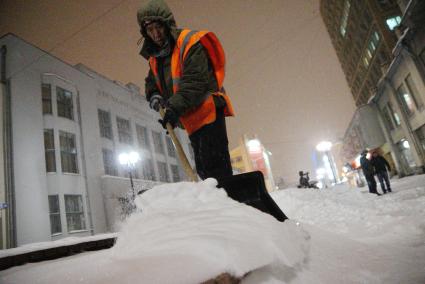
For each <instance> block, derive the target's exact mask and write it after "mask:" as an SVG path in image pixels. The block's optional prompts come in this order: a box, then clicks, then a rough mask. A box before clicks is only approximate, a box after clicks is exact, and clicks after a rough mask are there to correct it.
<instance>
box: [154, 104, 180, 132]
mask: <svg viewBox="0 0 425 284" xmlns="http://www.w3.org/2000/svg"><path fill="white" fill-rule="evenodd" d="M158 122H159V123H161V125H162V127H164V129H167V123H169V124H170V125H171V127H173V128H175V127H176V126H177V124H178V123H179V116H178V115H177V113H176V112H175V111H174V110H173V109H172V108H166V109H165V114H164V118H162V119H159V120H158Z"/></svg>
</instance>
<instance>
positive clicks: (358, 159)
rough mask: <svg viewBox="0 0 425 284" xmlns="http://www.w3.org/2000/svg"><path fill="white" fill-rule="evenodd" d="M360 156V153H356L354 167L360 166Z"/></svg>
mask: <svg viewBox="0 0 425 284" xmlns="http://www.w3.org/2000/svg"><path fill="white" fill-rule="evenodd" d="M360 158H361V156H360V155H358V156H357V157H356V159H355V160H354V162H355V163H356V168H358V167H360Z"/></svg>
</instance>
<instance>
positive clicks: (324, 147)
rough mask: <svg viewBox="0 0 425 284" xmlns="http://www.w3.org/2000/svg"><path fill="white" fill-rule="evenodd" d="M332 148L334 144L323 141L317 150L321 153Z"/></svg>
mask: <svg viewBox="0 0 425 284" xmlns="http://www.w3.org/2000/svg"><path fill="white" fill-rule="evenodd" d="M331 148H332V143H331V142H329V141H322V142H320V143H319V144H317V146H316V149H317V151H319V152H326V151H329V150H330V149H331Z"/></svg>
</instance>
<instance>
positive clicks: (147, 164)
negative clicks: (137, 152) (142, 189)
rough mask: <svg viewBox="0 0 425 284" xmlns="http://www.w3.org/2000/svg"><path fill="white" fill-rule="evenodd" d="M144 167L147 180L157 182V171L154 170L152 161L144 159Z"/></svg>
mask: <svg viewBox="0 0 425 284" xmlns="http://www.w3.org/2000/svg"><path fill="white" fill-rule="evenodd" d="M142 165H143V176H144V178H145V179H146V180H156V178H155V170H154V168H153V163H152V160H151V159H144V160H143V162H142Z"/></svg>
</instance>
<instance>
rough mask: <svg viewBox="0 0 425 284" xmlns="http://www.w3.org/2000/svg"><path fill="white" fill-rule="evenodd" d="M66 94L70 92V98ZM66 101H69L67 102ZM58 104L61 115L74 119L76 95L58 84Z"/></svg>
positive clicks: (59, 114)
mask: <svg viewBox="0 0 425 284" xmlns="http://www.w3.org/2000/svg"><path fill="white" fill-rule="evenodd" d="M66 94H69V96H70V99H66ZM66 102H69V104H67V103H66ZM56 105H57V112H58V116H59V117H63V118H66V119H70V120H75V119H74V95H73V93H72V92H71V91H69V90H67V89H64V88H62V87H59V86H56Z"/></svg>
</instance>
